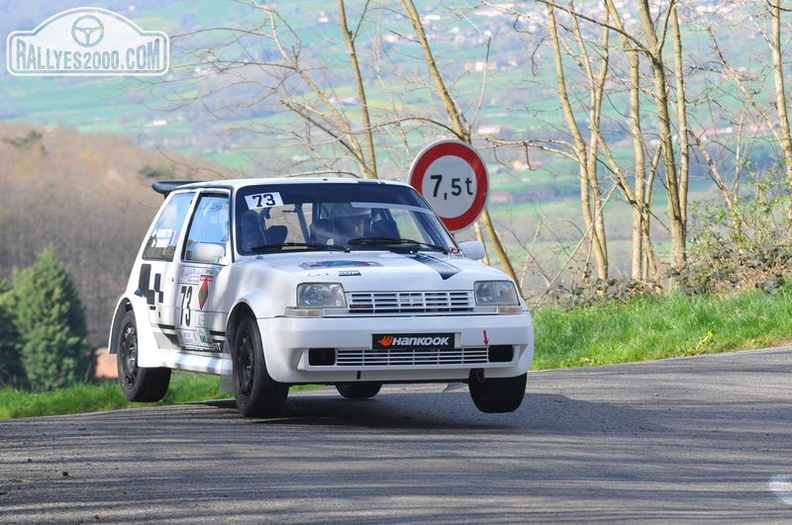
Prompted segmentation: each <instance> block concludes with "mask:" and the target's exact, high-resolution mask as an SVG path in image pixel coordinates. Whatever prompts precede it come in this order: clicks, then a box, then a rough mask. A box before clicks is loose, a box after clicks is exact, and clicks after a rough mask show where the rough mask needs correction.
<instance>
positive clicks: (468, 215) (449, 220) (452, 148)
mask: <svg viewBox="0 0 792 525" xmlns="http://www.w3.org/2000/svg"><path fill="white" fill-rule="evenodd" d="M446 156H454V157H459V158H461V159H462V160H464V161H465V162H466V163H467V164H468V165H469V166H470V167H471V168H472V169H473V173H474V174H475V175H476V196H475V198H474V199H473V203H472V204H471V205H470V208H468V209H467V211H465V212H463V213H462V214H461V215H458V216H456V217H440V220H441V221H443V224H445V226H446V228H448V230H449V231H451V232H458V231H460V230H464V229H465V228H467V227H468V226H470V225H471V224H473V223H474V222H476V220H477V219H478V218H479V217H480V216H481V214H482V212H483V211H484V208H485V206H486V204H487V196H488V194H489V177H488V176H487V166H486V165H485V164H484V161H483V160H482V158H481V155H479V154H478V152H477V151H476V150H475V149H473V147H472V146H471V145H470V144H468V143H467V142H462V141H461V140H440V141H437V142H433V143H432V144H429V145H428V146H426V147H425V148H424V149H423V151H421V153H419V154H418V156H417V157H415V160H414V161H413V164H412V166H411V167H410V186H412V187H413V188H415V189H416V190H417V191H418V193H420V194H421V195H422V196H423V191H422V189H423V180H424V177H425V176H426V170H427V169H429V166H430V165H431V164H432V163H433V162H434V161H435V160H437V159H439V158H440V157H446ZM424 198H425V197H424Z"/></svg>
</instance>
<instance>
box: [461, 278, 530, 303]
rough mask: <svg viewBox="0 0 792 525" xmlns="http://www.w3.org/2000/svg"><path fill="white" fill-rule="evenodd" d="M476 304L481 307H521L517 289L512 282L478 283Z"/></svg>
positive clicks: (476, 284) (476, 286)
mask: <svg viewBox="0 0 792 525" xmlns="http://www.w3.org/2000/svg"><path fill="white" fill-rule="evenodd" d="M473 289H474V291H475V294H476V304H477V305H479V306H514V305H519V304H520V301H519V299H518V298H517V288H516V287H515V286H514V283H512V282H511V281H478V282H476V283H475V285H474V288H473Z"/></svg>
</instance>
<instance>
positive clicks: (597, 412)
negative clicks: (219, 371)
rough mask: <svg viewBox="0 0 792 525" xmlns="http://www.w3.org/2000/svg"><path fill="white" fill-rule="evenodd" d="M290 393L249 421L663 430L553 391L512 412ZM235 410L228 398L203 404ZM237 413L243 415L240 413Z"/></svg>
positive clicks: (426, 398) (466, 402)
mask: <svg viewBox="0 0 792 525" xmlns="http://www.w3.org/2000/svg"><path fill="white" fill-rule="evenodd" d="M327 392H328V393H327V394H326V395H322V394H316V393H314V394H312V395H310V396H299V395H297V396H293V397H292V398H290V399H289V401H288V403H287V404H286V407H285V408H284V410H283V412H282V413H281V414H280V415H279V416H277V417H269V418H261V419H255V418H251V419H250V422H251V423H252V424H266V425H297V426H311V427H316V426H319V427H328V428H329V427H359V428H373V429H437V430H443V429H447V430H459V429H464V430H466V431H471V430H482V431H491V430H492V429H493V428H498V429H501V430H504V431H509V430H512V431H520V432H524V431H526V430H528V431H532V432H535V433H553V434H573V435H580V434H614V433H629V434H635V433H644V432H660V431H662V430H663V429H664V427H663V425H661V424H659V423H658V422H657V421H656V420H654V418H652V417H651V414H652V412H643V411H639V410H635V409H633V408H630V407H627V406H623V405H618V404H613V403H597V402H590V401H581V400H576V399H572V398H569V397H567V396H563V395H559V394H536V393H529V394H527V395H526V397H525V399H524V401H523V404H522V406H520V408H519V409H518V410H516V411H514V412H511V413H504V414H485V413H482V412H479V411H478V410H477V409H476V408H475V406H473V403H472V401H470V399H469V398H468V396H467V394H463V393H461V392H455V393H444V394H427V393H386V394H381V395H379V396H377V397H376V398H373V399H362V400H352V399H344V398H341V397H339V396H338V395H337V394H334V393H330V392H329V391H327ZM204 404H205V405H208V406H213V407H216V408H218V409H222V410H223V411H226V410H228V411H232V412H236V407H235V405H234V401H233V400H218V401H209V402H206V403H204ZM239 417H240V418H241V417H243V416H242V415H241V414H240V415H239Z"/></svg>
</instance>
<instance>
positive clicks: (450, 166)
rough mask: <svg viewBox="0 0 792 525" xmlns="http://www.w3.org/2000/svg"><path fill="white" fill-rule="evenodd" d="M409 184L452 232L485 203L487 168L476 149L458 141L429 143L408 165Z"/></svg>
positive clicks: (475, 215) (469, 220)
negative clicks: (409, 165) (410, 164)
mask: <svg viewBox="0 0 792 525" xmlns="http://www.w3.org/2000/svg"><path fill="white" fill-rule="evenodd" d="M410 186H412V187H413V188H415V189H416V190H418V192H419V193H420V194H421V195H423V198H424V199H426V201H427V202H428V203H429V204H430V205H431V206H432V208H434V210H435V212H436V213H437V215H438V216H439V217H440V219H441V220H442V221H443V224H445V225H446V228H448V229H449V230H450V231H452V232H457V231H460V230H464V229H465V228H467V227H468V226H470V225H471V224H473V223H474V222H476V219H478V217H479V215H481V212H482V211H484V206H485V205H486V203H487V193H488V192H489V179H488V176H487V167H486V166H485V165H484V161H483V160H481V157H480V156H479V154H478V152H476V150H474V149H473V148H472V147H471V146H470V145H469V144H467V143H465V142H462V141H461V140H441V141H438V142H434V143H432V144H430V145H428V146H427V147H426V148H424V149H423V151H421V153H419V154H418V156H417V157H415V160H413V163H412V166H411V167H410Z"/></svg>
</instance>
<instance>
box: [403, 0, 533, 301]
mask: <svg viewBox="0 0 792 525" xmlns="http://www.w3.org/2000/svg"><path fill="white" fill-rule="evenodd" d="M400 2H401V5H402V8H403V9H404V11H405V13H406V15H407V18H408V19H409V20H410V22H411V23H412V26H413V28H414V29H415V33H416V34H417V36H418V42H419V43H420V45H421V49H422V50H423V53H424V58H425V60H426V65H427V67H428V68H429V74H430V76H431V77H432V80H433V82H434V85H435V88H436V91H437V94H438V96H439V97H440V100H441V101H442V103H443V107H444V108H445V110H446V113H447V114H448V118H449V120H451V128H452V129H453V131H454V134H455V135H456V136H457V138H458V139H459V140H461V141H463V142H467V143H468V144H471V132H470V128H471V126H470V124H469V123H468V122H467V120H466V119H465V114H464V112H463V111H462V110H461V109H460V107H459V105H458V104H457V103H456V101H455V100H454V98H453V97H452V96H451V93H450V92H449V90H448V88H447V86H446V84H445V82H444V80H443V76H442V75H441V73H440V70H439V69H438V67H437V62H436V61H435V59H434V56H433V54H432V48H431V46H430V45H429V41H428V39H427V38H426V32H425V31H424V27H423V23H422V22H421V16H420V14H419V13H418V10H417V9H416V8H415V4H414V3H413V0H400ZM481 222H482V223H483V224H484V229H485V230H486V231H487V234H488V235H489V237H490V240H491V241H492V246H493V248H494V249H495V253H496V254H497V255H498V259H499V260H500V262H501V264H502V265H503V268H504V270H505V272H506V273H507V274H508V275H509V276H510V277H511V278H512V279H513V280H514V282H515V283H518V286H519V282H520V281H519V279H518V278H517V273H516V272H515V271H514V267H513V266H512V263H511V261H510V260H509V256H508V254H507V253H506V248H505V246H504V244H503V240H502V239H501V237H500V236H499V235H498V233H497V232H496V231H495V227H494V226H493V224H492V219H491V218H490V215H489V211H488V210H486V209H485V210H484V212H483V213H482V216H481Z"/></svg>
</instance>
